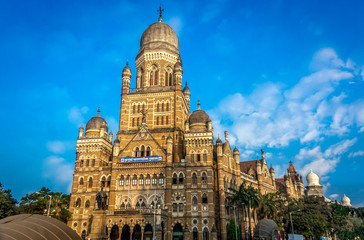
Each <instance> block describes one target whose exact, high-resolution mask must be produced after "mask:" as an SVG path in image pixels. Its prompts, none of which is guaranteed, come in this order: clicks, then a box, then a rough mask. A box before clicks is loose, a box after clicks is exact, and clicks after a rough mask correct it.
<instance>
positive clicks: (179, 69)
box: [173, 59, 183, 72]
mask: <svg viewBox="0 0 364 240" xmlns="http://www.w3.org/2000/svg"><path fill="white" fill-rule="evenodd" d="M173 71H174V72H183V67H182V62H181V60H180V59H178V61H177V62H176V64H174V68H173Z"/></svg>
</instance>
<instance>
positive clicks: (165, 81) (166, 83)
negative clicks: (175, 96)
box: [164, 72, 169, 86]
mask: <svg viewBox="0 0 364 240" xmlns="http://www.w3.org/2000/svg"><path fill="white" fill-rule="evenodd" d="M164 85H165V86H169V77H168V72H166V74H165V76H164Z"/></svg>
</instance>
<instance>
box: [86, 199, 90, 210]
mask: <svg viewBox="0 0 364 240" xmlns="http://www.w3.org/2000/svg"><path fill="white" fill-rule="evenodd" d="M89 207H90V200H87V201H86V203H85V208H89Z"/></svg>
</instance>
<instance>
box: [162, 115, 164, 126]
mask: <svg viewBox="0 0 364 240" xmlns="http://www.w3.org/2000/svg"><path fill="white" fill-rule="evenodd" d="M163 124H164V116H162V121H161V125H163Z"/></svg>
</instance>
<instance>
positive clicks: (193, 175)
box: [192, 173, 197, 185]
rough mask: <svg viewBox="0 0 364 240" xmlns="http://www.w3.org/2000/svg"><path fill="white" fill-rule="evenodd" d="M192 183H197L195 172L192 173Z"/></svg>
mask: <svg viewBox="0 0 364 240" xmlns="http://www.w3.org/2000/svg"><path fill="white" fill-rule="evenodd" d="M192 184H193V185H196V184H197V174H196V173H192Z"/></svg>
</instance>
